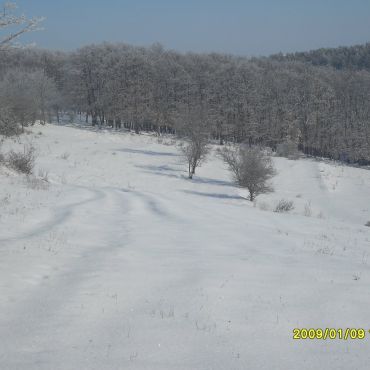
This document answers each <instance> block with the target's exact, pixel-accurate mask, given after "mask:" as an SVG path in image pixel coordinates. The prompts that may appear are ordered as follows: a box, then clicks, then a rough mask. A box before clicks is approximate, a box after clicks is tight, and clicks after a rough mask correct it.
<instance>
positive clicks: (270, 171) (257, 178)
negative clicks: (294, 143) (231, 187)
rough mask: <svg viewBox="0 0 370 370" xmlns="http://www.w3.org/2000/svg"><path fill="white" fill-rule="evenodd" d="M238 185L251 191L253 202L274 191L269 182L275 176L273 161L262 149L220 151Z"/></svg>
mask: <svg viewBox="0 0 370 370" xmlns="http://www.w3.org/2000/svg"><path fill="white" fill-rule="evenodd" d="M220 154H221V157H222V159H223V160H224V161H225V163H226V164H227V165H228V167H229V169H230V171H231V172H232V174H233V178H234V180H235V182H236V184H237V185H238V186H240V187H243V188H246V189H248V191H249V199H250V200H251V201H253V200H254V199H255V198H256V196H257V195H259V194H263V193H268V192H271V191H272V190H273V188H272V186H271V184H270V183H269V180H270V179H271V178H272V177H273V176H274V175H275V173H276V171H275V169H274V166H273V163H272V159H271V157H270V156H268V155H267V154H266V153H265V152H264V151H263V150H262V149H260V148H258V147H249V146H246V145H240V146H237V147H225V148H224V149H222V150H221V151H220Z"/></svg>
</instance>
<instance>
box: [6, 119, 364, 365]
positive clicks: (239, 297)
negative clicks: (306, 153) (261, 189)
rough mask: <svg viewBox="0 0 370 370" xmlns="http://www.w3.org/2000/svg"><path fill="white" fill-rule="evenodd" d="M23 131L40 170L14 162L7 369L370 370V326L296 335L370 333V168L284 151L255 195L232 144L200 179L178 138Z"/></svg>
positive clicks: (9, 197)
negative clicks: (230, 158) (237, 181)
mask: <svg viewBox="0 0 370 370" xmlns="http://www.w3.org/2000/svg"><path fill="white" fill-rule="evenodd" d="M39 132H41V133H39ZM20 141H21V142H20V143H19V142H13V141H11V140H7V141H6V142H5V144H4V145H3V146H2V151H3V152H4V151H6V150H7V149H10V148H13V149H15V148H18V149H19V150H20V149H21V148H22V145H23V144H24V143H30V142H32V143H33V145H34V146H35V147H36V148H37V160H36V168H35V171H34V173H35V176H33V177H32V176H31V177H29V178H27V177H26V176H24V175H20V174H18V173H16V172H14V171H12V170H10V169H7V168H5V167H4V166H2V167H1V166H0V368H1V369H27V370H30V369H48V370H54V369H63V370H64V369H68V370H69V369H78V370H82V369H99V370H100V369H150V370H155V369H161V370H162V369H163V370H164V369H174V370H175V369H187V370H188V369H190V370H191V369H194V370H196V369H199V370H200V369H202V370H203V369H220V370H221V369H222V370H224V369H269V370H270V369H274V370H275V369H282V370H287V369H349V368H350V369H369V366H370V365H369V364H370V350H369V348H370V334H369V333H368V337H367V338H366V339H365V340H347V341H345V340H326V341H323V340H293V339H292V330H293V328H296V327H297V328H338V329H339V328H344V329H345V328H347V327H350V328H364V329H366V330H368V329H370V320H369V312H370V274H369V263H370V257H369V253H370V227H366V226H365V223H366V222H367V221H369V220H370V201H369V200H370V171H369V170H366V169H360V168H353V167H349V166H344V165H339V164H337V163H333V162H332V163H330V162H324V161H318V160H313V159H300V160H295V161H294V160H287V159H283V158H274V161H275V164H276V168H277V170H278V175H277V176H276V177H275V178H274V180H273V182H274V186H275V192H274V193H271V194H268V195H261V196H259V197H258V198H257V202H256V204H254V205H253V204H252V203H251V202H249V201H247V200H246V199H244V197H245V196H246V192H245V191H244V190H241V189H238V188H237V187H235V186H234V185H233V183H232V181H231V179H230V174H229V173H228V171H227V169H226V167H225V166H224V164H223V163H222V162H221V160H220V159H219V158H218V157H217V155H216V153H215V151H216V148H217V147H216V146H215V147H214V148H213V152H212V154H211V155H210V157H209V159H208V161H207V162H206V163H205V164H204V165H203V166H202V167H201V168H199V169H198V170H197V174H196V176H195V177H194V179H193V180H189V179H187V176H186V165H185V164H184V163H183V161H182V159H181V157H180V156H179V151H178V149H177V147H176V145H169V144H171V141H172V139H171V138H164V139H163V138H161V139H158V138H156V137H154V136H152V135H134V134H129V133H115V132H110V131H99V132H97V131H93V130H91V129H87V128H75V127H66V126H56V125H48V126H44V127H42V126H35V127H33V128H32V130H31V133H30V134H28V135H23V136H22V137H21V139H20ZM46 172H48V182H46V181H44V180H42V179H41V178H40V177H41V176H42V174H43V173H46ZM280 199H286V200H293V201H294V204H295V209H294V210H293V211H291V212H289V213H284V214H282V213H275V212H273V209H274V207H275V206H276V204H277V202H278V201H279V200H280Z"/></svg>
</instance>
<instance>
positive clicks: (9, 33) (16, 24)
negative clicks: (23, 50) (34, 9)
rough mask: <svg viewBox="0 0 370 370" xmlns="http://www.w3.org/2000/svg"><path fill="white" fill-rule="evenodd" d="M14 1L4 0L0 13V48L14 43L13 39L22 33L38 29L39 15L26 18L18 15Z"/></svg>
mask: <svg viewBox="0 0 370 370" xmlns="http://www.w3.org/2000/svg"><path fill="white" fill-rule="evenodd" d="M16 9H17V4H16V3H15V2H6V3H5V4H4V5H3V9H2V12H1V13H0V32H1V37H0V50H2V49H6V48H9V47H11V46H14V45H15V41H16V40H17V39H18V38H19V37H20V36H21V35H23V34H25V33H27V32H31V31H36V30H39V29H40V23H41V22H42V21H43V20H44V18H41V17H33V18H27V17H26V16H25V15H18V14H17V12H16Z"/></svg>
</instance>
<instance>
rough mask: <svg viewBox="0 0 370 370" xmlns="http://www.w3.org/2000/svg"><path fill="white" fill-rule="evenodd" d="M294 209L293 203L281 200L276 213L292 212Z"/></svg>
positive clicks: (275, 210)
mask: <svg viewBox="0 0 370 370" xmlns="http://www.w3.org/2000/svg"><path fill="white" fill-rule="evenodd" d="M292 209H294V203H293V201H291V200H285V199H281V200H279V203H278V204H277V205H276V207H275V209H274V212H277V213H285V212H289V211H291V210H292Z"/></svg>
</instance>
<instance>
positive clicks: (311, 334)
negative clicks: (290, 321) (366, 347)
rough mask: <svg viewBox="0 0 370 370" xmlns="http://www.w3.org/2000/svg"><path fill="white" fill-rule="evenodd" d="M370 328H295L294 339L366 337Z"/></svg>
mask: <svg viewBox="0 0 370 370" xmlns="http://www.w3.org/2000/svg"><path fill="white" fill-rule="evenodd" d="M369 333H370V330H365V329H362V328H346V329H335V328H325V329H321V328H316V329H314V328H310V329H306V328H294V329H293V339H296V340H299V339H303V340H305V339H312V340H313V339H319V340H327V339H342V340H349V339H365V338H366V334H369Z"/></svg>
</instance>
